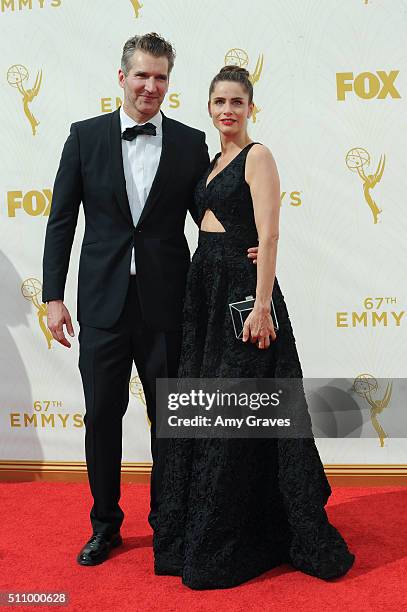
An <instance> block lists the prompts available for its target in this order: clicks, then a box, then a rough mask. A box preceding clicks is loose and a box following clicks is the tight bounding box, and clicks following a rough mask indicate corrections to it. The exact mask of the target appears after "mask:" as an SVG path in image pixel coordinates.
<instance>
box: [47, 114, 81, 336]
mask: <svg viewBox="0 0 407 612" xmlns="http://www.w3.org/2000/svg"><path fill="white" fill-rule="evenodd" d="M81 201H82V174H81V169H80V151H79V141H78V135H77V130H76V128H75V125H74V124H73V125H72V126H71V132H70V134H69V136H68V139H67V141H66V143H65V145H64V149H63V151H62V156H61V161H60V164H59V168H58V172H57V175H56V178H55V183H54V189H53V196H52V206H51V212H50V216H49V219H48V224H47V231H46V235H45V245H44V256H43V289H42V299H43V301H44V302H49V304H48V327H49V329H50V330H51V332H52V335H53V337H54V338H55V339H56V340H57V341H58V342H60V343H61V344H63V345H64V346H68V347H69V346H70V344H69V342H68V340H67V339H66V338H65V336H64V333H63V325H64V324H65V325H66V327H67V330H68V333H69V334H70V335H73V328H72V322H71V317H70V315H69V312H68V310H67V308H66V307H65V305H64V303H63V299H64V291H65V283H66V276H67V273H68V267H69V259H70V255H71V249H72V243H73V239H74V235H75V228H76V224H77V220H78V213H79V206H80V203H81Z"/></svg>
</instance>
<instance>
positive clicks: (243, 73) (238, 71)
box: [209, 66, 253, 104]
mask: <svg viewBox="0 0 407 612" xmlns="http://www.w3.org/2000/svg"><path fill="white" fill-rule="evenodd" d="M221 81H233V82H234V83H240V84H241V85H242V87H243V89H244V90H245V91H246V93H248V94H249V104H251V103H252V102H253V85H252V83H251V81H250V73H249V72H248V71H247V70H246V68H240V66H224V67H223V68H221V70H219V72H218V74H217V75H216V76H214V77H213V79H212V81H211V84H210V86H209V99H210V98H211V95H212V94H213V90H214V89H215V85H216V83H219V82H221Z"/></svg>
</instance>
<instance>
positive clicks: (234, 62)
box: [225, 48, 263, 123]
mask: <svg viewBox="0 0 407 612" xmlns="http://www.w3.org/2000/svg"><path fill="white" fill-rule="evenodd" d="M248 65H249V56H248V55H247V53H246V51H245V50H244V49H237V48H236V49H229V51H228V52H227V53H226V55H225V66H240V68H246V67H247V66H248ZM262 71H263V54H260V55H259V57H258V58H257V63H256V67H255V69H254V71H253V72H252V73H251V74H250V81H251V83H252V85H253V87H254V85H255V83H257V81H258V80H259V79H260V76H261V73H262ZM260 111H261V108H258V107H257V106H256V104H255V105H254V108H253V113H252V121H253V123H256V121H257V113H259V112H260Z"/></svg>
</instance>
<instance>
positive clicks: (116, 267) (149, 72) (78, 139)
mask: <svg viewBox="0 0 407 612" xmlns="http://www.w3.org/2000/svg"><path fill="white" fill-rule="evenodd" d="M174 58H175V53H174V50H173V48H172V46H171V44H170V43H168V42H167V41H165V40H164V39H163V38H161V37H160V36H158V35H157V34H155V33H151V34H146V35H144V36H134V37H133V38H131V39H129V40H128V41H127V42H126V44H125V45H124V49H123V56H122V62H121V68H120V70H119V83H120V85H121V87H122V88H123V92H124V101H123V106H122V107H121V108H120V109H119V110H116V111H114V112H113V113H109V114H107V115H101V116H98V117H94V118H91V119H87V120H85V121H80V122H77V123H73V124H72V126H71V131H70V135H69V137H68V139H67V141H66V143H65V146H64V149H63V152H62V157H61V161H60V165H59V169H58V172H57V175H56V179H55V185H54V191H53V201H52V209H51V214H50V217H49V220H48V225H47V231H46V238H45V247H44V257H43V301H44V302H47V303H48V327H49V329H50V330H51V332H52V335H53V337H54V338H55V339H56V340H57V341H58V342H60V343H61V344H63V345H64V346H66V347H70V346H71V344H70V342H69V341H68V339H67V338H66V336H65V332H64V327H65V328H66V331H67V332H68V334H69V335H70V336H73V335H74V330H73V326H72V321H71V317H70V314H69V312H68V309H67V308H66V306H65V304H64V288H65V281H66V276H67V272H68V265H69V259H70V253H71V247H72V242H73V238H74V233H75V227H76V223H77V217H78V212H79V206H80V204H81V202H82V204H83V208H84V213H85V221H86V224H85V235H84V239H83V242H82V248H81V256H80V264H79V276H78V321H79V324H80V332H79V344H80V357H79V369H80V372H81V376H82V382H83V388H84V395H85V403H86V414H85V426H86V435H85V450H86V462H87V469H88V477H89V483H90V488H91V491H92V495H93V499H94V503H93V507H92V509H91V513H90V518H91V524H92V528H93V535H92V537H91V538H90V540H89V541H88V542H87V543H86V544H85V546H84V547H83V548H82V550H81V551H80V553H79V555H78V558H77V560H78V563H80V564H81V565H96V564H99V563H101V562H103V561H104V560H105V559H106V558H107V557H108V554H109V552H110V550H111V549H112V548H113V547H115V546H119V545H120V544H121V543H122V539H121V535H120V527H121V524H122V522H123V518H124V514H123V511H122V510H121V508H120V506H119V499H120V468H121V456H122V418H123V415H124V414H125V412H126V409H127V404H128V394H129V380H130V374H131V368H132V362H133V360H134V362H135V364H136V367H137V371H138V374H139V376H140V379H141V382H142V384H143V388H144V394H145V398H146V404H147V412H148V416H149V419H150V421H151V452H152V457H153V468H152V476H151V511H150V514H149V521H150V524H151V525H152V526H153V525H154V521H155V519H156V514H157V507H158V498H159V482H160V477H161V473H162V470H163V466H164V461H165V447H166V440H164V439H157V438H156V432H155V395H156V390H155V383H156V378H157V377H176V376H177V367H178V361H179V353H180V346H181V323H182V305H183V299H184V292H185V282H186V275H187V270H188V267H189V263H190V253H189V249H188V244H187V241H186V239H185V236H184V223H185V217H186V213H187V210H188V209H190V210H191V212H193V211H192V208H191V207H192V203H193V192H194V187H195V185H196V183H197V181H198V179H199V178H200V177H201V176H202V174H203V173H204V171H205V169H206V168H207V167H208V164H209V156H208V149H207V145H206V143H205V134H204V133H203V132H201V131H198V130H196V129H193V128H191V127H188V126H186V125H184V124H182V123H179V122H178V121H174V120H172V119H169V118H168V117H166V116H165V115H164V114H163V113H162V112H161V111H160V106H161V103H162V102H163V100H164V96H165V94H166V92H167V90H168V83H169V76H170V73H171V69H172V67H173V64H174Z"/></svg>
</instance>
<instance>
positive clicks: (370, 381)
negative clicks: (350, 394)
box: [353, 374, 393, 447]
mask: <svg viewBox="0 0 407 612" xmlns="http://www.w3.org/2000/svg"><path fill="white" fill-rule="evenodd" d="M353 390H354V391H355V392H356V393H357V394H358V395H360V396H361V397H364V398H365V400H366V401H367V402H368V404H369V406H370V419H371V421H372V425H373V427H374V428H375V430H376V432H377V435H378V437H379V440H380V446H382V447H383V446H384V438H388V437H389V436H388V435H387V434H386V432H385V431H384V429H383V427H382V426H381V425H380V423H379V421H378V419H377V415H378V414H381V413H382V412H383V410H384V409H385V408H386V407H387V406H388V405H389V402H390V398H391V394H392V391H393V383H392V382H391V383H387V386H386V391H385V392H384V395H383V397H382V398H381V399H374V398H373V397H372V395H375V394H377V392H378V390H379V385H378V382H377V380H376V379H375V378H374V377H373V376H372V375H371V374H359V376H357V377H356V378H355V380H354V381H353Z"/></svg>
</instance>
